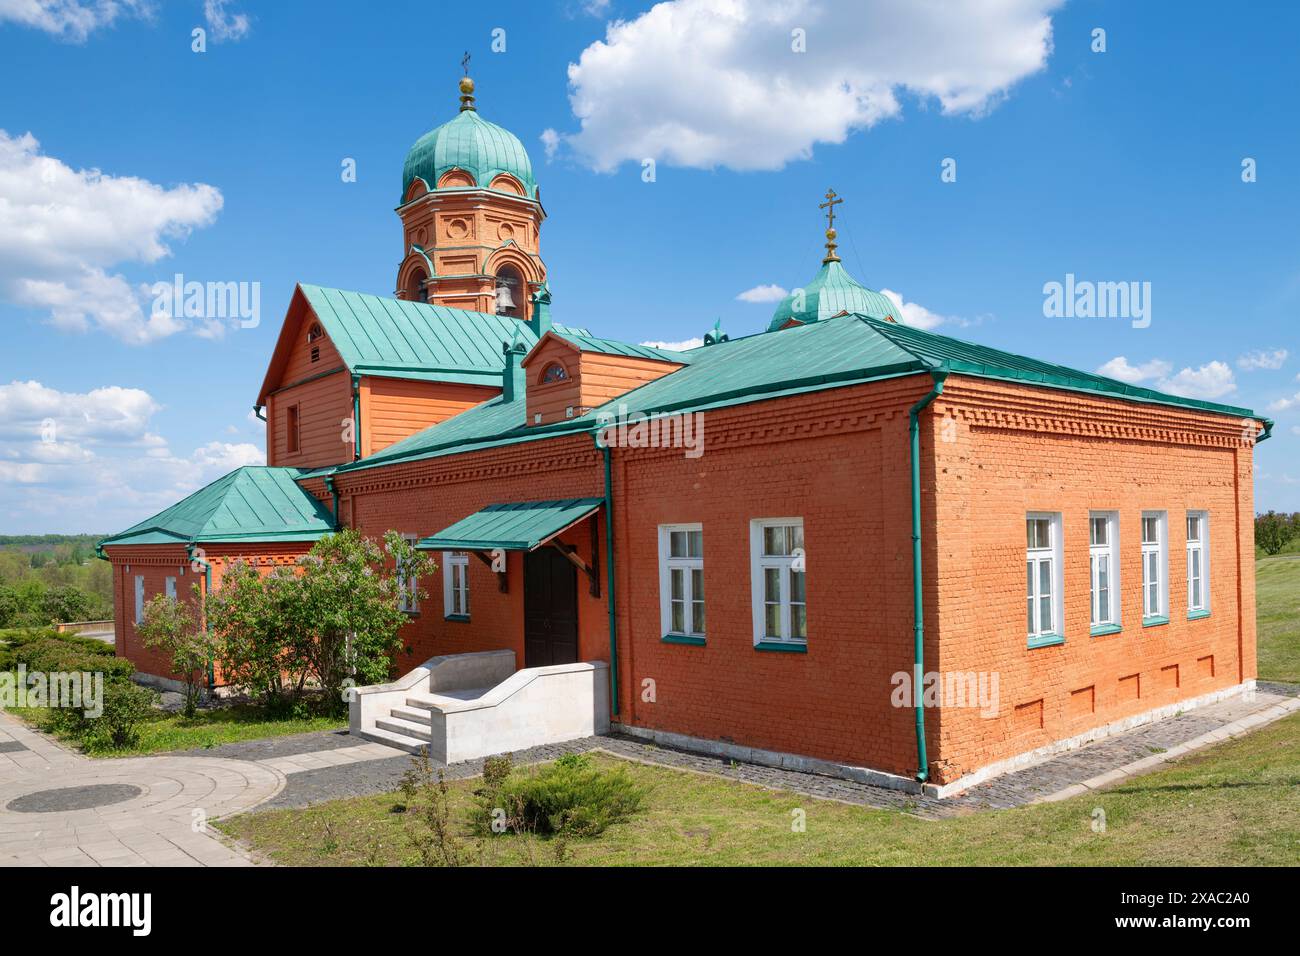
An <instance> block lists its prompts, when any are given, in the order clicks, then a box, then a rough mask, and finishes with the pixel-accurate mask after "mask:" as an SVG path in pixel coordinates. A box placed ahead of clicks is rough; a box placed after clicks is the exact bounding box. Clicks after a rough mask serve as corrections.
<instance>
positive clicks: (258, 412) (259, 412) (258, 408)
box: [253, 405, 266, 421]
mask: <svg viewBox="0 0 1300 956" xmlns="http://www.w3.org/2000/svg"><path fill="white" fill-rule="evenodd" d="M265 408H266V406H265V405H254V406H253V414H254V415H256V416H257V417H258V418H259V419H261V420H262V421H266V416H265V415H263V414H262V411H263V410H264V409H265Z"/></svg>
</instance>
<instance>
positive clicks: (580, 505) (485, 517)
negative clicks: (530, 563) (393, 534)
mask: <svg viewBox="0 0 1300 956" xmlns="http://www.w3.org/2000/svg"><path fill="white" fill-rule="evenodd" d="M602 504H604V499H602V498H567V499H565V500H563V501H515V502H510V503H508V504H500V505H488V506H487V507H486V508H484V509H483V510H482V511H476V512H474V513H473V514H472V515H470V516H469V517H467V518H461V519H460V520H459V521H457V522H456V523H455V524H453V525H451V526H450V527H447V528H444V529H443V530H441V531H439V532H438V533H437V534H435V535H430V536H429V537H427V538H424V539H422V540H420V541H419V542H417V543H416V545H415V546H416V547H417V548H421V549H424V550H426V551H490V550H492V549H493V548H502V549H504V550H506V551H533V550H535V549H537V548H540V547H541V546H542V545H543V544H545V543H546V542H547V541H549V540H550V539H551V538H553V537H555V536H556V535H557V534H559V533H560V532H561V531H563V530H564V529H565V528H568V527H569V526H570V525H573V524H576V523H577V522H579V521H581V520H582V519H583V518H586V517H587V516H588V515H590V514H592V513H593V512H594V511H595V510H596V509H597V508H599V507H600V506H601V505H602Z"/></svg>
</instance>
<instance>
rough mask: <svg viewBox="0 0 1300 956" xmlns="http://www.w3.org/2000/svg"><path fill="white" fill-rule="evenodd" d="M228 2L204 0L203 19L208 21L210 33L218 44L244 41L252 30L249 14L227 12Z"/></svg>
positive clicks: (226, 0) (223, 0)
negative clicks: (226, 41) (229, 41)
mask: <svg viewBox="0 0 1300 956" xmlns="http://www.w3.org/2000/svg"><path fill="white" fill-rule="evenodd" d="M227 2H228V0H203V18H204V19H205V20H207V21H208V32H209V34H210V35H211V37H212V39H213V40H214V41H216V42H217V43H221V42H223V41H225V40H242V39H244V37H246V36H248V33H249V30H250V29H251V28H252V23H251V22H250V21H249V19H248V14H246V13H228V12H227V11H226V3H227Z"/></svg>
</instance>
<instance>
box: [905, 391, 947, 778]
mask: <svg viewBox="0 0 1300 956" xmlns="http://www.w3.org/2000/svg"><path fill="white" fill-rule="evenodd" d="M930 374H931V375H932V376H934V388H932V389H931V390H930V393H929V394H928V395H926V396H925V397H924V398H923V399H921V400H920V401H919V402H917V403H916V404H915V405H913V406H912V410H911V412H909V413H908V421H907V431H908V436H909V437H910V438H911V444H912V453H911V458H912V620H913V622H914V623H913V625H912V643H913V647H912V651H913V656H914V661H913V669H912V702H913V704H915V709H916V762H917V765H918V767H919V769H918V770H917V772H916V779H917V780H918V781H920V782H921V783H925V781H926V780H927V779H928V778H929V776H930V774H929V771H928V769H927V768H928V767H929V766H930V761H929V759H928V758H927V757H926V754H925V707H924V706H923V705H922V701H921V675H922V674H923V673H924V672H925V621H924V619H923V617H922V611H923V607H924V604H925V601H924V596H923V594H922V591H921V422H920V414H921V412H922V411H924V410H925V408H926V407H927V406H928V405H929V404H930V403H931V402H933V401H934V400H935V399H936V398H938V397H939V396H940V395H942V394H943V381H944V379H946V378H947V377H948V373H947V372H931V373H930Z"/></svg>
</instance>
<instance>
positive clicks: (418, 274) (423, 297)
mask: <svg viewBox="0 0 1300 956" xmlns="http://www.w3.org/2000/svg"><path fill="white" fill-rule="evenodd" d="M428 278H429V277H428V276H426V275H425V274H424V270H423V269H416V270H415V271H414V272H412V273H411V279H410V281H409V283H408V284H407V289H406V297H407V298H408V299H411V300H413V301H415V302H428V301H429V290H428V288H427V287H426V285H425V283H426V282H427V281H428Z"/></svg>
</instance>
